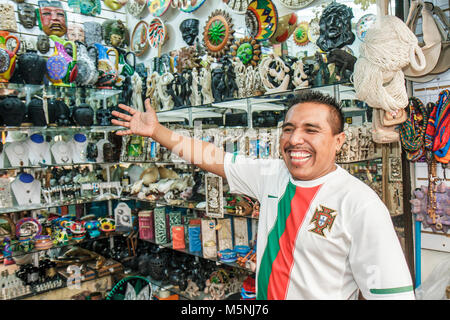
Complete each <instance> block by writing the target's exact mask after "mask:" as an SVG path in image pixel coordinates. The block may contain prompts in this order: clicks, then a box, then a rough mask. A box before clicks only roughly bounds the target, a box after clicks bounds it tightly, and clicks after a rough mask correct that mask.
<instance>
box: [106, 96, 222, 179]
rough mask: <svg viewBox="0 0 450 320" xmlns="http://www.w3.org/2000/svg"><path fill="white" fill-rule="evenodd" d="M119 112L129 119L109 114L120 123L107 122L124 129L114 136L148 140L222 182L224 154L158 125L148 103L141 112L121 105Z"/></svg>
mask: <svg viewBox="0 0 450 320" xmlns="http://www.w3.org/2000/svg"><path fill="white" fill-rule="evenodd" d="M119 108H121V109H123V110H125V111H127V112H128V113H129V114H130V115H126V114H124V113H121V112H118V111H113V112H112V115H113V116H115V117H117V118H120V119H121V120H116V119H113V120H112V121H111V122H112V123H113V124H115V125H118V126H122V127H125V128H127V129H126V130H121V131H117V134H118V135H120V136H124V135H131V134H133V135H139V136H143V137H150V138H152V139H153V140H155V141H156V142H158V143H159V144H161V145H162V146H163V147H166V148H167V149H169V150H170V151H172V152H173V153H175V154H176V155H178V156H180V157H181V158H183V159H184V160H186V161H188V162H189V163H192V164H195V165H196V166H198V167H199V168H201V169H203V170H206V171H208V172H212V173H214V174H217V175H219V176H221V177H223V178H225V171H224V168H223V163H224V157H225V151H224V150H223V149H220V148H218V147H216V146H215V145H214V144H212V143H209V142H206V141H201V140H196V139H193V138H190V137H185V136H182V135H180V134H178V133H176V132H174V131H172V130H170V129H168V128H166V127H164V126H163V125H161V124H160V123H159V122H158V117H157V115H156V112H155V110H153V108H152V107H151V105H150V100H149V99H146V100H145V109H146V111H145V112H140V111H138V110H136V109H133V108H130V107H128V106H126V105H123V104H119Z"/></svg>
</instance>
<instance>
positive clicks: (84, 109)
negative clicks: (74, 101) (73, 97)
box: [72, 103, 94, 127]
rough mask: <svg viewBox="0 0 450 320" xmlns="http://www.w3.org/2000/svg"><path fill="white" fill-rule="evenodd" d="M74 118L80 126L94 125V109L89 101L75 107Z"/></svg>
mask: <svg viewBox="0 0 450 320" xmlns="http://www.w3.org/2000/svg"><path fill="white" fill-rule="evenodd" d="M72 119H73V120H74V122H75V124H77V125H78V126H86V127H89V126H92V124H93V123H94V109H92V107H91V106H90V105H88V104H87V103H82V104H80V105H79V106H76V107H74V108H73V110H72Z"/></svg>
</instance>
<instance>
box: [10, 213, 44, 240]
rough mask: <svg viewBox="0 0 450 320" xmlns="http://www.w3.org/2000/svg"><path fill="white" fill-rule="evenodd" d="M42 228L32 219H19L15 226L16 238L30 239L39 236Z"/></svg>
mask: <svg viewBox="0 0 450 320" xmlns="http://www.w3.org/2000/svg"><path fill="white" fill-rule="evenodd" d="M41 231H42V226H41V224H40V223H39V221H38V220H36V219H33V218H23V219H20V220H19V222H17V224H16V236H17V237H20V236H29V237H31V238H33V237H35V236H38V235H40V234H41Z"/></svg>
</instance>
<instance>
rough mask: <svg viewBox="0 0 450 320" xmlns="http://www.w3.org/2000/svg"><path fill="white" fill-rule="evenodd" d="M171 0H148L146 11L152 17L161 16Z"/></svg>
mask: <svg viewBox="0 0 450 320" xmlns="http://www.w3.org/2000/svg"><path fill="white" fill-rule="evenodd" d="M171 1H172V0H148V2H147V6H148V11H149V12H150V14H151V15H153V16H154V17H161V16H162V15H163V14H164V13H166V11H167V9H169V7H170V2H171Z"/></svg>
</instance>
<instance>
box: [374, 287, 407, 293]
mask: <svg viewBox="0 0 450 320" xmlns="http://www.w3.org/2000/svg"><path fill="white" fill-rule="evenodd" d="M412 290H413V286H406V287H398V288H388V289H370V290H369V291H370V293H373V294H393V293H402V292H408V291H412Z"/></svg>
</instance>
